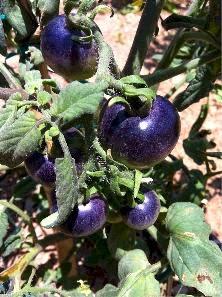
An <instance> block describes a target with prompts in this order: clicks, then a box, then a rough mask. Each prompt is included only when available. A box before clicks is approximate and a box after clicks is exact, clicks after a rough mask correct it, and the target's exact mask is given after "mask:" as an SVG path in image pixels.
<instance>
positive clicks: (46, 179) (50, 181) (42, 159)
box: [24, 152, 56, 187]
mask: <svg viewBox="0 0 222 297" xmlns="http://www.w3.org/2000/svg"><path fill="white" fill-rule="evenodd" d="M24 164H25V168H26V170H27V172H28V174H29V175H30V176H31V177H32V178H33V179H34V180H35V181H36V182H37V183H40V184H42V185H44V186H46V187H52V186H53V185H54V183H55V180H56V174H55V165H54V160H53V159H50V158H48V156H46V155H43V154H41V153H39V152H34V153H32V154H31V155H30V156H29V157H28V158H27V159H26V160H25V161H24Z"/></svg>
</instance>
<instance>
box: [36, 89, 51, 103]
mask: <svg viewBox="0 0 222 297" xmlns="http://www.w3.org/2000/svg"><path fill="white" fill-rule="evenodd" d="M51 99H52V95H51V94H49V93H48V92H46V91H39V92H38V94H37V101H38V103H39V104H41V105H45V104H47V103H48V102H49V101H50V100H51Z"/></svg>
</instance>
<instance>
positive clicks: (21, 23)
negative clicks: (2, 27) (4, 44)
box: [3, 0, 38, 40]
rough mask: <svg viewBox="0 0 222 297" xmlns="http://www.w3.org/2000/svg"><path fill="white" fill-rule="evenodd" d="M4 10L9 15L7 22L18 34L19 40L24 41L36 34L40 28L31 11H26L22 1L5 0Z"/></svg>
mask: <svg viewBox="0 0 222 297" xmlns="http://www.w3.org/2000/svg"><path fill="white" fill-rule="evenodd" d="M27 3H28V2H27ZM28 5H29V3H28ZM3 9H4V10H3V11H4V13H5V15H7V22H9V24H10V25H11V26H12V27H13V28H14V29H15V31H17V33H18V35H17V39H19V40H23V39H25V38H27V37H29V36H30V35H31V34H32V33H34V32H35V30H36V28H37V26H38V24H37V21H36V18H35V16H34V15H33V13H32V12H31V9H28V10H26V7H25V6H24V5H23V4H22V3H21V2H20V1H15V0H14V1H11V0H5V1H4V7H3Z"/></svg>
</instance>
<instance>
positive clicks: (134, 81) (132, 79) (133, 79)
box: [120, 75, 147, 87]
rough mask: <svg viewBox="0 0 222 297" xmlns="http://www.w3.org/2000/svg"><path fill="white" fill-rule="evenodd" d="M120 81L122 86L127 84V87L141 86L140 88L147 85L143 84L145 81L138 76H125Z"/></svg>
mask: <svg viewBox="0 0 222 297" xmlns="http://www.w3.org/2000/svg"><path fill="white" fill-rule="evenodd" d="M120 81H121V82H122V83H124V84H128V85H139V86H140V85H142V86H146V87H147V84H146V82H145V80H143V79H142V77H140V76H139V75H129V76H125V77H122V78H121V79H120Z"/></svg>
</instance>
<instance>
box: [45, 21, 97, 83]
mask: <svg viewBox="0 0 222 297" xmlns="http://www.w3.org/2000/svg"><path fill="white" fill-rule="evenodd" d="M85 36H86V34H85V33H84V32H83V31H82V30H80V29H77V28H76V29H73V28H71V27H70V26H69V23H68V18H67V17H66V16H65V15H59V16H57V17H55V18H54V19H52V20H51V21H50V22H49V23H48V24H47V25H46V26H45V28H44V29H43V31H42V34H41V51H42V55H43V57H44V60H45V62H46V64H47V65H49V66H50V67H51V68H52V70H54V71H55V72H56V73H58V74H59V75H61V76H63V77H64V78H65V79H67V80H71V81H72V80H82V79H87V78H90V77H91V76H93V75H94V74H95V72H96V70H97V60H98V47H97V44H96V42H95V40H94V39H92V41H77V40H76V38H81V37H85Z"/></svg>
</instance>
